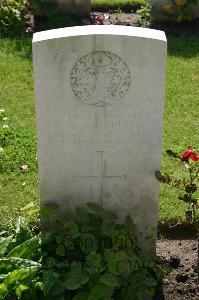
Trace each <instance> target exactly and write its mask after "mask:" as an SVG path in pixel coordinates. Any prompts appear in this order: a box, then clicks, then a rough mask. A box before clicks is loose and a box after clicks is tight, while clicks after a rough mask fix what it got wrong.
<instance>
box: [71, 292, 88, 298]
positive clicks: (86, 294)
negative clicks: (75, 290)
mask: <svg viewBox="0 0 199 300" xmlns="http://www.w3.org/2000/svg"><path fill="white" fill-rule="evenodd" d="M88 296H89V293H88V292H85V293H80V294H78V295H76V296H74V297H73V299H72V300H87V299H88Z"/></svg>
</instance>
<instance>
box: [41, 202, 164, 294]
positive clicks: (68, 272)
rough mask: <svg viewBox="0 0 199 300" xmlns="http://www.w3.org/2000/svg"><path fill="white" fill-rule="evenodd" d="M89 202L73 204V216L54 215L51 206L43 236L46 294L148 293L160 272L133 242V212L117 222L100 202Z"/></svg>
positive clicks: (134, 231) (153, 262)
mask: <svg viewBox="0 0 199 300" xmlns="http://www.w3.org/2000/svg"><path fill="white" fill-rule="evenodd" d="M88 207H89V208H90V210H88V209H82V208H77V209H76V211H75V217H74V219H73V220H72V221H71V220H70V221H68V220H65V219H63V218H61V217H60V216H58V215H57V216H56V213H55V211H56V209H57V208H56V207H55V209H52V207H51V208H50V213H49V214H48V216H47V219H48V221H49V223H48V226H47V228H46V229H45V231H44V232H43V236H42V254H43V255H42V256H43V261H42V264H43V270H44V271H43V273H44V281H43V288H44V290H43V291H44V298H45V299H72V300H84V299H85V300H104V299H105V300H110V299H118V300H119V299H121V300H122V299H131V300H139V299H140V300H141V299H145V298H146V297H152V296H153V295H154V293H155V286H156V285H157V284H158V281H159V280H160V278H161V277H162V271H161V267H160V266H159V265H158V264H157V263H156V262H155V260H154V258H152V257H148V256H146V255H144V254H143V252H142V251H141V250H140V249H139V247H138V246H137V230H136V226H135V224H134V223H133V220H132V219H131V217H130V216H126V218H125V220H124V222H123V224H120V223H118V222H117V218H116V216H115V215H114V214H113V213H112V212H108V211H106V210H105V209H104V208H102V207H101V206H99V205H98V204H96V203H88ZM44 211H45V210H44ZM48 211H49V210H48ZM45 216H46V214H45ZM44 219H45V218H44ZM49 219H51V221H50V220H49ZM55 224H56V226H55Z"/></svg>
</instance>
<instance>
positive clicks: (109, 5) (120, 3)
mask: <svg viewBox="0 0 199 300" xmlns="http://www.w3.org/2000/svg"><path fill="white" fill-rule="evenodd" d="M145 2H146V0H91V5H92V9H94V10H97V9H117V8H120V9H123V8H126V7H131V6H132V8H133V7H137V6H139V5H142V4H145Z"/></svg>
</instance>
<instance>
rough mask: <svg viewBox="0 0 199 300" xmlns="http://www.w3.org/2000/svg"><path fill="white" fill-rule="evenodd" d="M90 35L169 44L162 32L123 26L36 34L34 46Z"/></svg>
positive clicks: (76, 28)
mask: <svg viewBox="0 0 199 300" xmlns="http://www.w3.org/2000/svg"><path fill="white" fill-rule="evenodd" d="M89 35H112V36H131V37H140V38H148V39H155V40H160V41H163V42H167V39H166V35H165V32H164V31H161V30H155V29H148V28H141V27H130V26H122V25H103V26H102V25H86V26H74V27H65V28H59V29H52V30H46V31H41V32H36V33H34V35H33V44H34V43H37V42H42V41H47V40H53V39H59V38H64V37H75V36H89Z"/></svg>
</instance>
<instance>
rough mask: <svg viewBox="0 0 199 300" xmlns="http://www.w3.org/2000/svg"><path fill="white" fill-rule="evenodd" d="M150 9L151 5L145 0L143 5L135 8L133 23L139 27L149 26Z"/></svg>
mask: <svg viewBox="0 0 199 300" xmlns="http://www.w3.org/2000/svg"><path fill="white" fill-rule="evenodd" d="M151 9H152V5H151V4H150V3H148V2H147V1H146V3H145V4H144V5H141V7H140V8H139V9H137V11H136V14H137V15H138V16H137V18H136V20H135V23H136V24H137V25H139V26H141V27H149V26H150V25H151V21H152V20H151Z"/></svg>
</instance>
